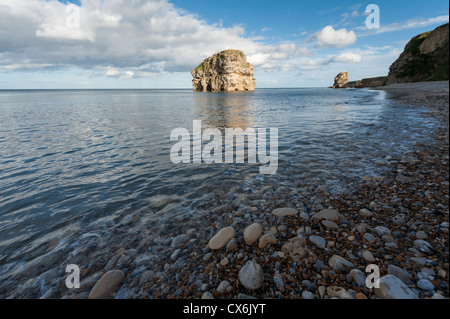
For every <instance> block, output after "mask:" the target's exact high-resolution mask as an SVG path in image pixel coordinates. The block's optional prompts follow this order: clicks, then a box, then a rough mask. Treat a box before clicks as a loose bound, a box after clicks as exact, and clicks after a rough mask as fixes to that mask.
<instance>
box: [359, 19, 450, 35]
mask: <svg viewBox="0 0 450 319" xmlns="http://www.w3.org/2000/svg"><path fill="white" fill-rule="evenodd" d="M447 22H449V16H448V15H443V16H437V17H432V18H416V19H409V20H406V21H403V22H395V23H390V24H386V25H381V27H380V28H379V29H367V28H366V27H365V26H360V27H358V28H356V29H357V30H361V31H365V32H362V33H360V34H358V35H359V36H364V35H372V34H381V33H385V32H393V31H401V30H408V29H417V28H423V27H427V26H431V25H440V24H444V23H447Z"/></svg>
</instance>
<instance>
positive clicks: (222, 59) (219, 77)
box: [191, 50, 256, 92]
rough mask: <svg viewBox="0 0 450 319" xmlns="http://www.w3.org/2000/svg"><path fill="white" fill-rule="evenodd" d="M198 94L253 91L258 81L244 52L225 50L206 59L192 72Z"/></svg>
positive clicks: (194, 86) (193, 84) (193, 82)
mask: <svg viewBox="0 0 450 319" xmlns="http://www.w3.org/2000/svg"><path fill="white" fill-rule="evenodd" d="M191 74H192V76H193V77H194V79H193V80H192V86H193V88H194V91H197V92H231V91H253V90H254V89H255V85H256V80H255V78H254V77H253V74H254V68H253V65H251V64H250V63H248V62H247V57H246V56H245V54H244V52H242V51H239V50H225V51H222V52H219V53H217V54H214V55H213V56H211V57H209V58H207V59H205V60H204V61H203V62H202V63H201V64H200V65H199V66H197V67H196V68H195V69H193V70H192V71H191Z"/></svg>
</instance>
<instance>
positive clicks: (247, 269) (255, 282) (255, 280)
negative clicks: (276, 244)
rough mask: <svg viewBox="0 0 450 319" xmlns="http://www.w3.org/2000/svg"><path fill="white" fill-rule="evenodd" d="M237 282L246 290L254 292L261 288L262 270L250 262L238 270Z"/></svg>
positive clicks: (253, 262)
mask: <svg viewBox="0 0 450 319" xmlns="http://www.w3.org/2000/svg"><path fill="white" fill-rule="evenodd" d="M238 277H239V282H240V283H241V284H242V285H243V286H244V287H245V288H247V289H250V290H256V289H258V288H261V286H262V284H263V281H264V272H263V269H262V267H261V266H260V265H258V263H256V262H255V261H253V260H251V261H248V262H247V263H246V264H245V265H244V267H242V268H241V270H239V275H238Z"/></svg>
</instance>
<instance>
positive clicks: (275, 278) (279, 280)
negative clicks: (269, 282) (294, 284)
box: [273, 274, 284, 292]
mask: <svg viewBox="0 0 450 319" xmlns="http://www.w3.org/2000/svg"><path fill="white" fill-rule="evenodd" d="M273 283H274V284H275V286H276V287H277V289H278V290H279V291H281V292H284V281H283V278H281V276H280V275H279V274H276V275H275V276H273Z"/></svg>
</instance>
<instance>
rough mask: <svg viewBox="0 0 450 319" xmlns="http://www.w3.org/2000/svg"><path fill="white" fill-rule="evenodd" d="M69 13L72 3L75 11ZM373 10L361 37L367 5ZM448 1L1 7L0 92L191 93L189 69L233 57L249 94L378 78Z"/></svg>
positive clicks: (26, 1) (98, 0)
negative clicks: (227, 53)
mask: <svg viewBox="0 0 450 319" xmlns="http://www.w3.org/2000/svg"><path fill="white" fill-rule="evenodd" d="M71 3H73V4H75V5H73V4H71ZM371 3H374V4H376V5H378V7H379V9H380V28H378V29H368V28H367V27H366V24H365V21H366V18H367V13H365V10H366V7H367V5H369V4H371ZM448 15H449V7H448V2H447V1H443V0H429V1H393V0H391V1H366V2H363V1H345V2H344V1H341V2H336V1H302V2H301V1H283V0H280V1H277V2H274V1H266V0H262V1H261V0H260V1H242V0H241V1H236V0H229V1H226V2H222V1H211V0H209V1H207V0H190V1H186V0H171V1H168V0H149V1H125V0H115V1H108V0H103V1H102V0H81V1H62V0H61V1H56V0H53V1H45V0H0V89H31V88H190V87H191V75H190V70H191V69H192V68H194V67H195V66H196V65H198V64H199V63H200V62H201V61H202V60H203V59H204V58H206V57H207V56H209V55H211V54H214V53H216V52H218V51H220V50H223V49H229V48H233V49H241V50H243V51H244V52H245V53H246V55H247V57H248V60H249V61H250V62H251V63H252V64H254V66H255V77H256V79H257V87H259V88H265V87H311V86H313V87H314V86H329V85H331V84H332V81H333V78H334V76H335V75H336V74H337V73H339V72H340V71H348V72H349V77H350V79H355V80H356V79H360V78H363V77H370V76H379V75H386V74H387V72H388V68H389V65H390V64H391V63H392V62H393V61H394V60H395V59H396V58H397V57H398V55H399V54H400V53H401V51H402V50H403V48H404V46H405V44H406V43H407V41H408V40H409V39H410V38H411V37H413V36H415V35H417V34H419V33H422V32H425V31H429V30H432V29H434V28H436V27H437V26H439V25H441V24H443V23H446V22H448Z"/></svg>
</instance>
